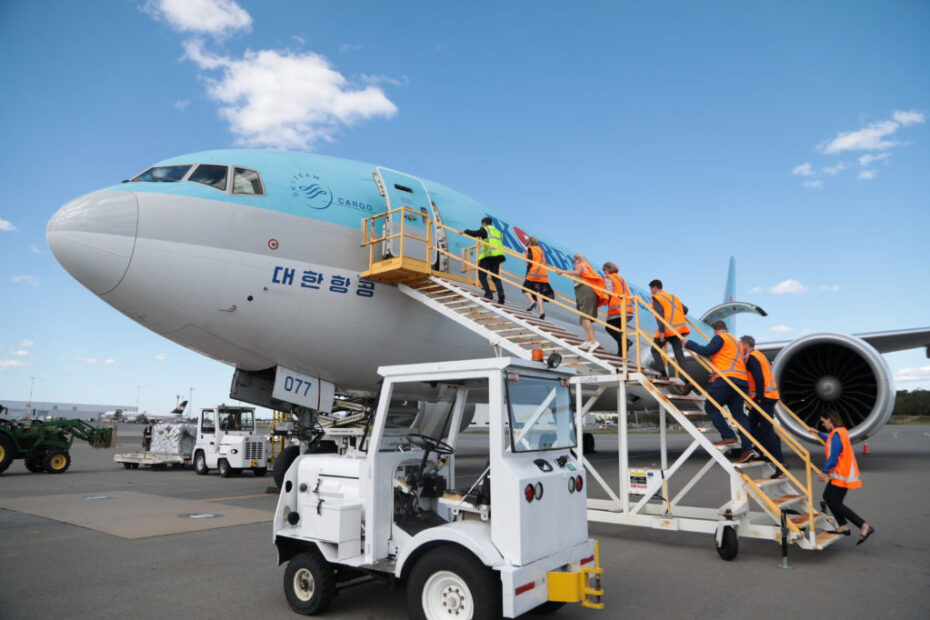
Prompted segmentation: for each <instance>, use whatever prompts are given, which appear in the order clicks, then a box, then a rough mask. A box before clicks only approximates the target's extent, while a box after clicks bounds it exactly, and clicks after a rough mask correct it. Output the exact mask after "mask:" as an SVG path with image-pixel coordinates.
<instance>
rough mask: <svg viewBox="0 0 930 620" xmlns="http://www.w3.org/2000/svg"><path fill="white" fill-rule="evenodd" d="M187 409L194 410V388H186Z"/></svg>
mask: <svg viewBox="0 0 930 620" xmlns="http://www.w3.org/2000/svg"><path fill="white" fill-rule="evenodd" d="M187 390H188V391H187V409H188V411H193V410H194V388H187Z"/></svg>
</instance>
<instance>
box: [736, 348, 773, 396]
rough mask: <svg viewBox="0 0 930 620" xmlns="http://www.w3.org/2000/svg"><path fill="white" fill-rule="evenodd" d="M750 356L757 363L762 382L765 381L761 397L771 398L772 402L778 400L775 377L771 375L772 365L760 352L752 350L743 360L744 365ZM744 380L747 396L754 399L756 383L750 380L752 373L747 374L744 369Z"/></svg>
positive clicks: (747, 371) (747, 370)
mask: <svg viewBox="0 0 930 620" xmlns="http://www.w3.org/2000/svg"><path fill="white" fill-rule="evenodd" d="M750 356H752V357H754V358H756V360H757V361H758V362H759V366H760V367H761V368H762V380H763V381H765V389H764V390H763V392H762V395H763V396H765V397H766V398H771V399H773V400H778V398H779V396H778V386H776V385H775V376H774V375H773V374H772V365H771V364H769V361H768V359H766V357H765V356H764V355H762V352H761V351H756V350H755V349H753V350H752V351H750V352H749V355H747V356H746V357H744V358H743V362H744V363H745V361H746V359H747V358H749V357H750ZM746 380H747V381H748V382H749V396H750V397H751V398H755V397H756V382H755V380H754V379H753V378H752V373H751V372H749V369H748V368H747V369H746Z"/></svg>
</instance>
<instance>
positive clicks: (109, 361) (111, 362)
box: [103, 357, 120, 366]
mask: <svg viewBox="0 0 930 620" xmlns="http://www.w3.org/2000/svg"><path fill="white" fill-rule="evenodd" d="M103 363H104V364H106V365H107V366H119V365H120V363H119V362H117V361H116V360H115V359H113V358H112V357H108V358H107V359H105V360H103Z"/></svg>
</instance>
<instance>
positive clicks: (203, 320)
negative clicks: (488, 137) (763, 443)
mask: <svg viewBox="0 0 930 620" xmlns="http://www.w3.org/2000/svg"><path fill="white" fill-rule="evenodd" d="M390 204H394V205H398V204H407V205H410V206H412V207H413V208H414V209H417V208H418V209H419V210H420V211H421V212H423V213H424V214H425V215H431V216H432V219H433V220H434V221H437V222H442V223H444V224H445V225H446V226H448V227H450V228H452V229H454V230H462V229H465V228H469V227H475V228H477V226H478V222H479V221H480V220H481V218H482V217H484V216H489V217H491V218H492V221H493V223H494V226H495V227H496V228H497V229H498V230H500V231H501V233H502V235H503V242H504V245H505V246H506V247H507V248H509V249H511V250H514V251H516V252H519V253H521V254H522V253H523V252H524V251H525V246H524V242H525V241H526V239H527V237H528V234H527V232H526V229H525V228H524V227H523V225H521V224H518V223H517V222H514V221H512V220H510V219H509V218H508V217H506V216H505V215H504V214H502V213H499V212H494V211H492V210H490V209H488V208H487V207H485V206H484V205H482V204H480V203H478V202H477V201H475V200H473V199H471V198H469V197H468V196H466V195H464V194H461V193H459V192H457V191H455V190H453V189H450V188H448V187H446V186H444V185H441V184H439V183H436V182H434V181H429V180H425V179H420V178H417V177H415V176H412V175H409V174H405V173H402V172H398V171H395V170H391V169H389V168H385V167H382V166H376V165H373V164H368V163H363V162H358V161H351V160H346V159H340V158H335V157H329V156H324V155H317V154H309V153H288V152H284V151H264V150H242V149H229V150H213V151H203V152H198V153H191V154H187V155H182V156H178V157H172V158H169V159H166V160H164V161H161V162H158V163H156V164H154V165H153V166H151V167H149V168H147V169H146V170H144V171H142V172H141V173H140V174H138V175H136V176H135V177H132V178H131V179H127V180H126V181H123V182H122V183H120V184H116V185H113V186H110V187H106V188H103V189H101V190H97V191H92V192H90V193H88V194H85V195H83V196H80V197H78V198H76V199H74V200H72V201H70V202H68V203H67V204H65V205H64V206H62V207H61V208H60V209H59V210H58V211H57V212H56V213H55V214H54V215H53V216H52V218H51V219H50V221H49V223H48V226H47V239H48V244H49V247H50V249H51V250H52V252H53V254H54V255H55V257H56V259H57V260H58V262H59V263H60V264H61V265H62V266H63V267H64V268H65V269H66V270H67V271H68V272H69V273H70V274H71V275H72V276H73V277H74V278H76V279H77V280H78V281H79V282H80V283H81V284H83V285H84V286H85V287H86V288H88V289H89V290H90V291H91V292H93V293H94V294H95V295H97V296H98V297H100V298H101V299H102V300H104V301H105V302H106V303H108V304H110V305H111V306H113V307H114V308H116V309H117V310H119V311H120V312H122V313H123V314H125V315H126V316H128V317H129V318H131V319H133V320H134V321H136V322H138V323H140V324H141V325H143V326H144V327H146V328H148V329H150V330H152V331H154V332H156V333H158V334H160V335H162V336H164V337H165V338H168V339H169V340H172V341H174V342H176V343H178V344H180V345H182V346H185V347H187V348H189V349H192V350H194V351H197V352H200V353H202V354H204V355H206V356H209V357H211V358H213V359H216V360H219V361H221V362H224V363H226V364H229V365H230V366H233V367H234V369H235V371H234V376H233V384H232V388H231V393H230V395H231V397H233V398H236V399H238V400H244V401H246V402H250V403H252V404H256V405H259V406H264V407H269V408H276V409H283V410H287V408H288V407H291V408H292V409H291V410H294V408H298V407H302V406H310V407H311V408H312V407H313V406H314V403H315V404H316V405H317V406H319V405H320V403H326V402H332V399H333V393H334V392H335V391H336V390H338V391H339V393H341V394H349V395H359V396H369V397H370V396H373V395H375V394H377V391H378V385H377V377H378V375H377V373H376V369H377V367H378V366H382V365H387V364H403V363H416V362H429V361H440V360H452V359H471V358H477V357H485V356H487V355H488V354H489V344H488V343H487V342H486V341H484V340H482V339H480V338H477V337H475V335H474V334H472V333H471V332H470V331H468V330H467V329H466V328H465V327H462V326H459V325H457V324H455V323H454V322H452V321H449V320H447V319H446V318H444V317H443V316H442V315H440V314H438V313H436V312H434V311H432V310H430V309H429V308H427V307H425V306H424V305H422V304H420V303H418V302H416V301H415V300H413V299H411V298H410V297H408V296H406V295H404V294H403V293H401V292H400V291H399V290H398V289H397V288H396V287H394V286H392V285H389V284H384V283H380V282H378V283H376V282H371V281H366V280H364V279H362V278H360V273H362V272H364V271H365V270H366V269H367V268H368V266H369V248H365V247H361V245H360V239H361V233H360V224H361V221H362V220H363V218H366V217H369V216H372V215H375V214H378V213H383V212H384V211H385V210H386V208H387V205H390ZM405 217H408V218H410V217H411V216H410V215H409V214H408V215H406V216H405ZM412 219H413V220H418V219H419V218H418V217H416V216H412ZM424 219H425V217H424ZM408 223H410V222H408ZM412 223H414V224H415V223H416V222H415V221H414V222H412ZM435 230H436V234H437V244H438V245H440V246H441V247H445V248H447V249H448V251H449V252H450V253H451V255H453V256H460V255H461V253H462V251H463V250H464V249H465V248H466V247H468V246H471V245H473V243H474V240H473V239H471V238H469V237H465V236H462V235H452V234H445V233H443V232H442V230H441V229H440V227H438V226H437V227H435ZM534 232H535V231H534ZM535 236H537V237H539V238H540V246H541V247H542V248H543V250H544V251H545V253H546V258H547V262H548V263H549V264H550V265H553V266H555V267H559V268H563V269H571V268H573V262H572V256H573V254H574V252H572V251H571V250H568V249H567V248H565V247H564V246H562V245H560V244H558V243H554V242H552V241H549V240H546V239H544V237H543V236H542V235H539V234H536V235H535ZM440 262H441V261H440ZM437 264H440V263H437ZM592 264H595V265H597V264H599V263H592ZM505 266H506V263H505ZM522 267H523V265H522V263H521V264H520V269H521V270H522ZM731 273H732V266H731ZM558 280H563V279H561V278H553V282H552V284H553V288H555V289H556V291H557V292H561V293H563V294H565V295H568V296H571V295H572V292H571V286H572V284H571V282H569V281H562V282H559V281H558ZM728 282H731V283H732V277H731V278H730V279H729V280H728ZM630 288H631V292H632V294H634V295H638V296H640V297H642V298H643V299H646V300H648V299H649V293H648V290H647V289H645V288H643V287H640V286H635V285H633V284H631V285H630ZM507 295H508V296H509V297H511V298H512V299H514V298H519V297H521V296H520V295H519V290H517V289H515V288H514V289H513V290H508V291H507ZM727 296H728V297H727V299H725V302H724V303H723V304H721V305H720V306H717V307H716V308H714V309H712V312H709V313H708V314H706V315H705V319H706V318H707V317H718V318H728V317H730V316H732V315H733V314H735V313H738V312H745V311H758V309H757V307H755V306H753V305H752V304H745V303H740V302H735V301H733V299H732V284H728V286H727ZM547 315H549V316H550V320H552V321H554V322H556V323H562V324H563V325H565V326H569V325H571V329H576V328H577V320H576V317H575V316H574V315H571V314H570V313H568V312H566V311H562V310H560V309H558V308H552V309H550V310H548V311H547ZM644 318H645V319H648V320H644V323H643V325H644V327H643V328H644V329H651V328H650V327H649V320H651V319H652V317H644ZM652 326H653V327H654V321H653V322H652ZM925 346H926V347H928V354H930V328H918V329H909V330H898V331H885V332H874V333H869V334H859V335H848V334H841V333H833V332H824V333H815V334H808V335H805V336H802V337H800V338H798V339H796V340H793V341H783V342H774V343H767V344H766V343H760V344H758V345H757V348H758V349H760V350H761V351H762V352H763V353H765V355H767V356H768V357H769V358H770V359H771V358H774V373H775V377H776V379H777V380H778V382H779V386H780V389H781V394H782V401H784V402H785V403H786V404H788V405H789V406H790V407H791V408H792V409H794V410H795V411H798V412H799V413H800V415H802V417H803V418H804V420H805V422H806V423H807V424H810V425H812V426H814V425H816V423H817V418H818V415H819V412H821V411H822V410H823V409H824V408H826V407H835V408H837V409H840V410H841V411H842V412H843V415H844V416H846V419H847V422H848V427H849V429H850V435H851V438H852V439H853V440H854V441H859V440H863V439H866V438H867V437H869V436H870V435H873V434H874V433H876V432H877V431H878V430H879V429H880V428H881V427H882V426H884V424H885V423H886V422H887V421H888V419H889V417H890V415H891V412H892V408H893V406H894V400H895V392H894V386H893V383H892V377H891V373H890V371H889V369H888V366H887V364H886V363H885V361H884V358H883V357H882V356H881V354H882V353H889V352H892V351H900V350H904V349H911V348H916V347H925ZM288 381H289V382H290V383H289V384H290V386H291V387H292V388H293V386H296V385H304V384H305V383H304V382H307V383H310V382H312V383H313V384H314V385H316V386H318V389H319V392H316V393H314V394H311V395H310V396H309V397H308V396H307V394H294V391H295V390H293V389H292V390H285V389H283V386H284V385H285V384H286V383H287V382H288ZM314 398H315V399H316V400H315V401H313V400H312V399H314ZM321 410H324V411H325V408H323V409H321ZM778 414H779V418H780V420H781V422H782V423H783V424H784V425H785V426H786V427H788V428H789V429H790V430H791V431H792V432H794V433H795V434H796V435H798V436H799V437H801V438H803V439H805V440H808V441H810V440H811V438H810V436H809V435H808V433H807V432H806V429H805V428H803V427H802V426H801V425H799V424H798V423H797V422H795V421H794V420H793V419H791V418H789V417H788V416H787V415H785V414H784V412H782V411H781V410H780V409H779V411H778Z"/></svg>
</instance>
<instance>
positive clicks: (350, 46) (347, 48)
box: [339, 43, 365, 54]
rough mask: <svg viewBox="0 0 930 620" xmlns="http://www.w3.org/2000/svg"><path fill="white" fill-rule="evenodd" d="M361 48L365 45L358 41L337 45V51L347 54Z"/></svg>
mask: <svg viewBox="0 0 930 620" xmlns="http://www.w3.org/2000/svg"><path fill="white" fill-rule="evenodd" d="M361 49H365V46H364V45H360V44H358V43H343V44H342V45H340V46H339V53H340V54H348V53H349V52H357V51H358V50H361Z"/></svg>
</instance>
